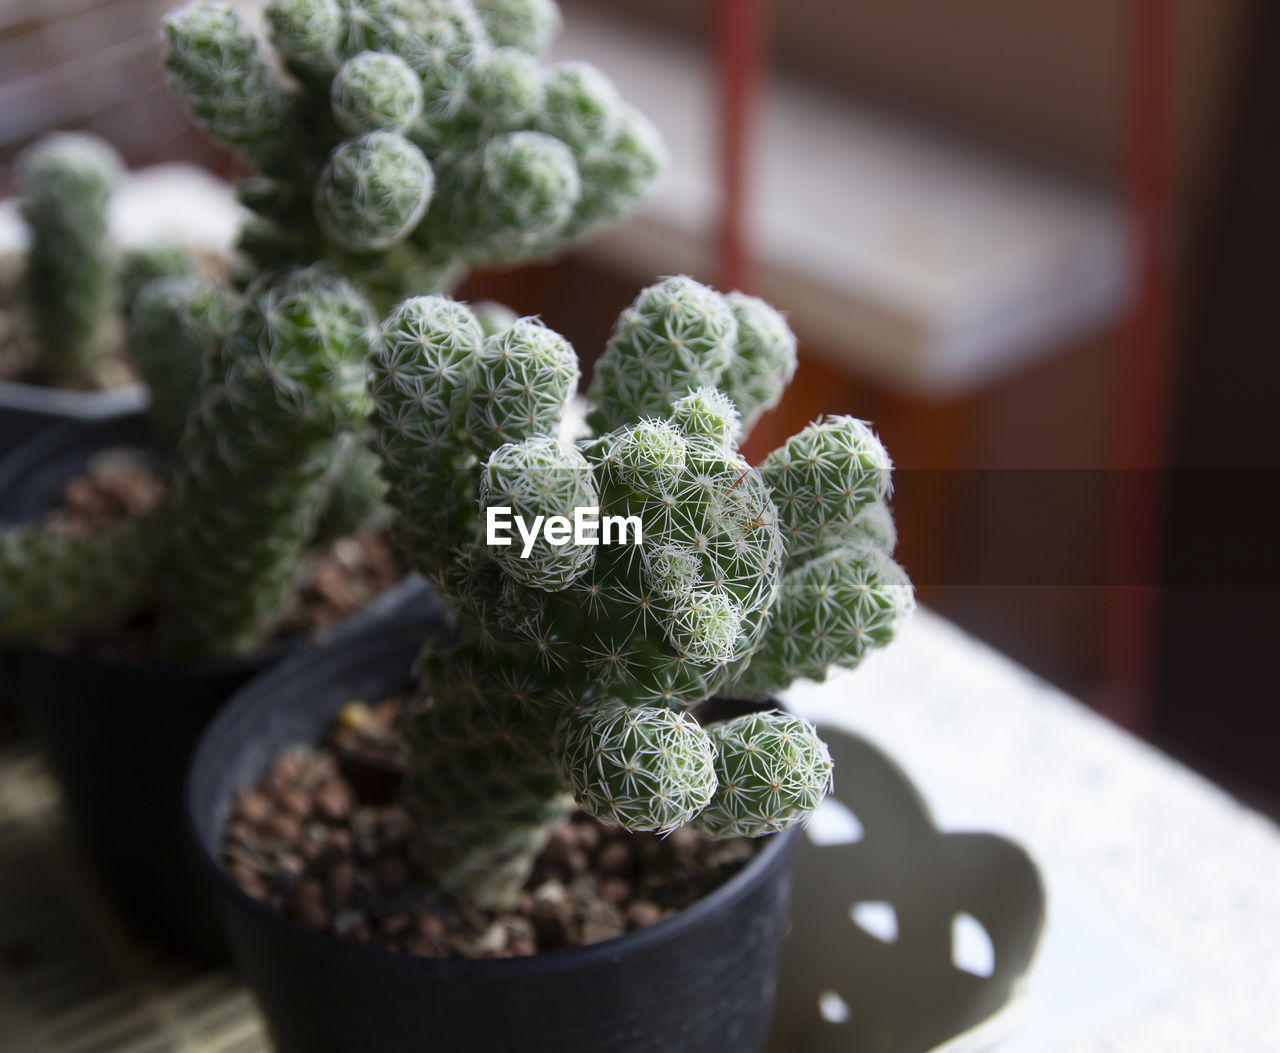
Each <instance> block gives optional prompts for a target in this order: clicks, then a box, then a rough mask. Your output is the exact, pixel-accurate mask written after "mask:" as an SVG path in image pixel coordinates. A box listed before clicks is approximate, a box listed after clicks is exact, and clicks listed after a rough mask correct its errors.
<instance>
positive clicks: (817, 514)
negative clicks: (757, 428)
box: [761, 417, 893, 562]
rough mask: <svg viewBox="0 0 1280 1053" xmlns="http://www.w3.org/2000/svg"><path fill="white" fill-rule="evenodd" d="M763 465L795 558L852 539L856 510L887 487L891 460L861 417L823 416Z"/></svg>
mask: <svg viewBox="0 0 1280 1053" xmlns="http://www.w3.org/2000/svg"><path fill="white" fill-rule="evenodd" d="M761 471H762V472H763V474H764V478H765V481H766V482H767V483H768V484H769V485H770V486H771V487H772V488H773V499H774V501H775V502H776V503H777V505H778V511H779V512H780V513H781V515H782V522H783V528H784V530H785V531H786V534H787V553H788V557H789V558H790V560H792V561H793V562H794V561H797V560H801V559H804V558H806V557H808V556H810V555H812V554H814V553H818V552H823V551H826V550H828V549H831V548H835V547H836V546H839V545H842V544H844V543H845V542H847V541H850V540H853V539H855V538H856V537H857V536H858V531H857V529H855V527H854V524H855V522H856V521H857V518H858V515H859V514H860V513H861V512H862V510H863V509H864V508H866V507H867V506H868V505H869V504H871V503H872V502H874V501H878V500H880V499H882V498H883V497H885V496H886V495H887V494H888V493H889V489H890V481H891V473H892V471H893V464H892V462H891V461H890V460H889V455H888V453H886V452H885V448H884V446H882V445H881V443H880V440H879V439H877V438H876V436H875V433H874V432H872V430H871V428H870V427H869V426H868V425H867V424H866V423H865V422H864V421H860V420H857V419H856V418H854V417H826V418H824V419H823V420H821V421H818V422H816V423H814V424H810V425H809V426H808V427H807V428H805V429H804V431H802V432H800V433H799V434H797V435H793V436H792V437H791V438H790V439H788V440H787V441H786V443H784V444H783V445H782V446H781V447H779V448H778V449H776V450H774V451H773V452H772V453H771V454H769V456H768V457H767V458H765V462H764V464H763V465H762V466H761Z"/></svg>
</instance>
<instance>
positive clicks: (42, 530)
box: [0, 268, 387, 952]
mask: <svg viewBox="0 0 1280 1053" xmlns="http://www.w3.org/2000/svg"><path fill="white" fill-rule="evenodd" d="M133 319H134V325H133V331H132V337H133V339H132V344H133V347H134V349H135V352H136V353H137V355H138V359H139V362H140V365H141V371H142V372H143V373H144V374H145V375H147V376H148V377H150V378H152V379H153V380H154V381H155V387H154V389H153V390H154V397H153V399H152V402H151V408H152V414H153V417H154V430H155V431H156V432H157V433H159V434H160V435H162V436H167V437H172V436H173V435H174V434H175V432H176V431H177V427H176V426H177V423H178V422H179V421H182V422H183V423H182V426H181V430H180V431H181V436H180V438H179V439H178V440H177V444H176V447H175V448H174V449H173V451H172V454H171V457H170V464H169V467H168V471H167V473H166V476H167V477H166V483H167V486H166V491H165V493H164V494H163V495H162V497H161V498H160V499H159V500H158V501H156V502H154V503H153V504H152V505H151V506H150V507H148V508H146V509H145V510H140V511H139V512H138V514H135V515H125V516H121V517H119V518H116V519H113V520H111V521H109V522H105V523H101V524H79V523H71V524H68V523H67V522H66V521H65V519H62V520H57V519H55V520H54V521H52V522H49V523H46V522H41V521H34V520H33V521H31V522H27V523H19V524H17V525H14V526H10V527H7V528H3V529H0V640H3V641H4V642H5V643H6V644H8V645H9V646H10V647H11V648H12V650H11V653H10V656H9V657H10V661H9V665H10V668H11V671H12V672H13V673H14V675H15V679H16V681H17V684H18V690H19V693H20V695H21V697H22V700H23V701H24V703H25V707H26V709H27V714H28V719H29V721H30V722H31V724H32V726H33V729H34V731H35V732H36V737H37V739H38V740H39V741H40V743H41V745H42V746H43V748H44V750H45V752H46V754H47V756H48V757H49V759H50V761H51V762H52V764H53V766H54V768H55V770H56V772H57V774H58V775H59V777H60V779H61V781H62V783H63V785H64V788H65V790H66V793H67V796H68V799H69V803H70V806H71V810H72V813H73V817H74V818H75V819H76V820H77V825H78V826H79V827H80V833H81V834H82V836H83V839H84V840H85V841H86V843H87V845H88V848H89V850H90V854H91V856H92V857H93V859H94V862H95V863H96V864H97V867H98V869H99V871H100V873H101V874H102V876H103V877H104V878H105V880H106V883H107V885H108V888H109V889H110V891H112V893H113V894H114V895H115V898H116V899H117V900H118V901H119V902H120V903H121V904H122V905H123V906H124V908H125V910H126V912H127V913H128V914H129V915H130V917H131V919H132V920H133V921H134V922H135V924H137V925H138V927H139V928H141V929H142V930H143V931H145V932H147V933H148V934H149V935H153V936H156V937H157V938H159V939H161V940H162V941H164V942H166V943H167V944H169V945H170V946H172V947H175V948H177V949H181V950H194V951H196V952H206V951H208V950H209V949H210V948H216V946H217V943H216V926H215V925H214V923H213V921H212V916H211V912H209V911H208V910H204V911H202V910H200V909H198V908H199V906H200V903H199V899H198V897H196V896H187V895H183V896H178V895H175V894H174V893H173V892H172V888H173V887H174V886H175V885H178V886H180V885H181V883H182V882H181V881H180V880H177V879H176V878H175V875H182V874H183V872H184V871H183V865H184V863H186V864H188V865H189V856H187V855H186V853H185V852H184V851H183V847H182V837H181V809H180V806H179V798H180V787H181V778H182V772H183V770H184V768H185V763H186V759H187V756H188V754H189V750H190V747H191V745H192V743H193V742H194V739H195V736H196V734H197V733H198V732H199V730H200V729H201V728H202V727H203V725H204V723H205V722H206V721H207V720H208V718H209V716H210V715H211V713H212V712H213V711H214V709H216V707H217V706H218V705H219V704H221V702H222V701H223V700H224V699H225V698H226V696H227V695H228V694H229V693H230V692H231V691H232V690H233V689H234V688H235V687H236V686H238V685H239V684H240V683H242V682H243V681H244V680H245V679H246V678H247V677H248V676H250V675H251V674H252V673H254V672H256V671H258V670H260V669H261V668H263V667H264V665H265V664H267V663H268V662H270V661H273V660H276V659H278V658H279V657H280V656H281V654H282V653H283V650H287V649H288V648H289V647H291V646H293V645H294V644H293V643H292V642H291V641H289V640H287V639H284V638H280V637H279V634H278V633H277V632H276V628H277V624H278V621H279V616H280V614H281V612H282V611H284V610H287V609H288V608H289V605H290V601H291V597H292V588H291V587H292V585H293V583H294V581H295V580H296V579H297V578H298V577H299V574H300V571H301V570H302V569H303V567H304V566H305V565H306V561H307V557H308V553H309V551H310V549H311V547H312V546H313V545H314V544H315V543H316V542H318V541H322V540H324V539H323V538H322V536H321V533H320V532H321V531H323V530H325V529H332V528H334V526H335V525H337V527H338V528H339V529H342V528H343V527H345V526H349V525H351V524H352V523H353V522H357V521H359V520H360V519H361V518H362V517H363V516H364V515H366V514H370V513H372V512H373V511H374V509H375V508H376V507H378V504H377V503H379V502H380V500H381V493H380V489H375V488H373V487H371V486H368V485H365V486H363V487H362V486H355V485H352V479H351V477H352V476H353V475H358V474H359V472H360V471H361V470H367V468H368V465H369V462H368V460H367V458H365V459H361V458H355V457H353V456H352V455H351V452H350V449H349V447H347V446H345V445H344V438H343V434H344V432H345V431H348V430H349V429H350V428H351V427H353V426H354V425H356V424H357V423H358V422H359V419H360V416H361V414H362V412H363V406H364V397H365V396H364V356H365V353H366V351H367V349H368V347H369V344H370V341H371V340H372V338H373V335H374V333H375V332H376V327H375V318H374V315H373V312H372V309H371V307H370V306H369V305H368V303H367V302H366V301H365V300H364V299H363V297H361V296H360V294H359V293H358V292H357V291H356V290H355V289H354V288H353V287H352V286H351V285H350V284H349V283H347V282H346V281H345V280H343V279H341V278H338V277H337V276H335V275H332V274H330V273H328V272H327V271H325V270H323V269H321V268H310V269H306V270H302V271H297V272H293V273H291V274H289V275H287V276H285V277H283V278H280V279H277V280H274V281H272V280H270V279H264V280H263V281H262V282H261V283H259V284H257V285H254V286H252V287H250V289H249V290H248V292H247V293H246V295H245V296H244V297H243V299H241V298H239V297H236V296H235V294H233V293H232V292H230V291H229V290H227V289H225V288H223V287H221V286H218V285H216V284H214V283H209V282H205V281H202V280H200V279H194V278H168V279H161V280H159V281H154V282H152V283H150V284H149V285H148V286H147V287H146V288H145V289H144V290H143V291H142V292H140V293H139V294H138V300H137V303H136V304H135V305H134V311H133ZM129 423H130V428H131V431H132V437H133V438H138V437H139V434H138V433H139V428H138V427H137V425H136V424H133V423H131V422H129ZM119 429H120V424H119V423H117V424H115V425H112V426H111V430H110V435H113V436H114V435H116V434H117V433H118V432H119ZM95 438H96V434H95V432H94V431H93V430H92V429H91V430H90V433H89V434H88V435H87V436H86V435H85V434H83V433H82V431H80V430H72V431H71V432H70V433H69V434H67V433H63V432H59V431H54V432H50V433H48V434H47V436H44V437H42V438H41V439H38V440H36V441H35V443H34V444H33V452H36V453H38V452H41V450H43V451H44V452H46V453H50V452H51V453H52V454H55V455H57V456H56V457H55V459H54V461H55V463H54V465H53V468H52V471H51V470H50V469H49V467H48V466H47V465H42V464H41V463H39V462H36V461H34V460H32V459H30V458H25V459H24V458H19V459H18V462H19V463H17V464H14V463H13V462H12V461H11V462H10V465H11V468H10V473H11V474H10V478H9V479H8V480H7V482H8V483H9V484H10V486H9V489H10V496H11V498H13V499H19V498H20V499H21V500H26V501H35V502H36V503H37V505H39V504H40V503H43V502H47V501H48V500H49V499H51V498H52V497H53V496H54V494H55V493H56V491H57V490H58V488H59V486H60V484H61V482H62V479H63V478H64V477H65V476H66V475H67V474H70V472H72V471H74V470H75V469H76V468H77V467H78V466H79V464H81V463H82V462H83V459H84V455H85V453H86V452H87V450H86V447H92V445H93V444H94V441H95ZM249 480H252V485H250V484H249ZM30 510H32V511H39V510H40V509H39V508H38V507H37V508H34V509H30ZM381 602H384V603H385V602H387V601H386V600H383V601H381ZM273 639H277V640H278V642H275V643H273ZM58 641H61V643H58ZM140 858H145V859H147V860H148V861H149V862H148V864H147V866H145V867H139V866H138V860H139V859H140Z"/></svg>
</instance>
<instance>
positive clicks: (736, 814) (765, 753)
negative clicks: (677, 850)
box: [692, 711, 832, 837]
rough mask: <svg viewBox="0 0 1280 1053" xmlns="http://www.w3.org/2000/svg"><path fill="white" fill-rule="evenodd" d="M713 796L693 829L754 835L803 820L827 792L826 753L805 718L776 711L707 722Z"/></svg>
mask: <svg viewBox="0 0 1280 1053" xmlns="http://www.w3.org/2000/svg"><path fill="white" fill-rule="evenodd" d="M707 734H708V736H709V737H710V739H711V744H712V746H713V747H714V749H715V758H716V759H715V771H716V792H715V796H714V797H712V799H711V803H710V804H709V805H707V807H706V808H705V809H704V810H703V812H702V814H700V815H699V816H698V817H697V818H696V819H695V820H694V821H693V824H692V825H693V827H694V828H695V829H698V830H704V831H706V832H707V833H709V834H713V835H715V836H716V837H760V836H762V835H764V834H773V833H777V832H779V831H781V830H785V829H786V828H787V827H789V826H793V825H794V824H796V823H798V822H804V821H805V820H806V819H808V818H809V816H810V815H811V814H813V810H814V809H815V808H817V807H818V805H819V804H821V803H822V799H823V798H824V797H826V795H827V794H828V793H829V792H830V790H831V770H832V765H831V755H830V754H829V753H828V752H827V747H826V745H825V744H824V743H823V741H822V740H821V739H820V738H818V732H817V729H816V728H814V726H813V725H812V724H810V723H809V722H808V721H807V720H801V719H800V718H799V717H795V716H791V715H790V714H788V713H779V712H776V711H773V712H768V713H748V714H746V715H744V716H741V717H737V718H735V719H734V720H728V721H724V722H722V723H718V724H712V725H710V726H709V727H708V728H707Z"/></svg>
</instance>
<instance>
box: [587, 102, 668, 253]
mask: <svg viewBox="0 0 1280 1053" xmlns="http://www.w3.org/2000/svg"><path fill="white" fill-rule="evenodd" d="M576 160H577V162H578V175H579V178H580V179H581V181H582V196H581V197H580V198H579V201H578V208H577V211H576V212H575V213H574V216H573V219H572V220H571V221H570V223H569V226H568V227H567V228H566V230H565V233H566V235H567V236H568V237H570V238H574V239H576V238H579V237H581V236H583V234H584V233H587V232H590V231H591V230H592V229H593V228H594V227H596V226H597V225H599V224H601V223H606V222H611V221H614V220H619V219H622V218H623V217H624V216H626V215H627V214H628V213H629V212H630V211H632V209H634V207H635V203H636V202H637V201H640V200H642V199H643V198H644V196H645V195H646V194H647V193H648V192H649V191H650V189H651V188H652V187H653V186H654V184H655V183H657V181H658V178H659V176H660V175H661V174H662V172H663V170H664V169H665V168H666V167H667V151H666V147H665V146H664V145H663V143H662V139H661V137H660V136H659V135H658V132H657V129H656V128H654V126H653V125H652V123H650V121H649V119H648V118H646V117H645V116H644V115H643V114H641V113H640V112H638V111H637V110H634V109H632V108H631V107H624V108H623V111H622V113H621V115H620V116H619V118H618V126H617V128H616V129H615V130H614V133H613V137H612V139H610V140H609V141H608V142H607V143H605V144H603V145H600V146H598V147H596V148H594V149H591V150H588V151H586V152H585V153H582V154H580V155H579V156H578V157H576Z"/></svg>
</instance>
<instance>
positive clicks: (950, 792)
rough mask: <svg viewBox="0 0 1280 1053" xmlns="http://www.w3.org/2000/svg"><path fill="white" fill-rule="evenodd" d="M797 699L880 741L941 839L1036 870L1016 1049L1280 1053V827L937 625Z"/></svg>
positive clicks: (919, 620)
mask: <svg viewBox="0 0 1280 1053" xmlns="http://www.w3.org/2000/svg"><path fill="white" fill-rule="evenodd" d="M788 701H789V702H790V704H791V705H793V706H794V707H795V708H796V709H797V710H798V711H799V712H801V713H803V714H804V715H805V716H808V717H810V718H811V719H815V720H824V721H829V722H831V723H834V724H838V725H840V726H843V727H846V728H848V729H850V730H852V731H856V732H858V733H860V734H862V735H865V736H866V737H868V738H870V739H871V740H873V741H874V742H876V743H877V744H878V745H880V746H881V747H883V748H884V749H885V750H886V751H887V752H888V753H890V754H891V755H892V756H893V757H894V758H895V759H896V760H897V761H898V762H899V763H900V764H901V765H902V766H903V767H904V768H905V769H906V771H907V774H908V775H909V776H910V777H911V779H912V780H913V781H914V782H915V784H916V785H917V787H918V788H919V789H920V790H921V792H922V793H923V794H924V796H925V797H926V799H927V800H928V802H929V805H930V807H931V808H932V809H933V812H934V816H935V818H936V820H937V822H938V825H939V827H940V828H942V829H943V830H990V831H993V832H996V833H1000V834H1003V835H1005V836H1008V837H1010V838H1013V839H1014V840H1016V841H1018V842H1020V843H1021V844H1022V845H1023V846H1024V847H1026V848H1027V849H1028V851H1030V852H1031V854H1032V855H1033V856H1034V857H1035V859H1036V861H1037V862H1038V864H1039V865H1040V867H1041V870H1042V871H1043V874H1044V879H1045V884H1046V887H1047V891H1048V921H1047V925H1046V928H1045V934H1044V939H1043V941H1042V943H1041V946H1040V950H1039V952H1038V954H1037V957H1036V960H1035V962H1034V964H1033V966H1032V969H1031V972H1030V974H1029V976H1028V979H1027V985H1026V988H1027V989H1026V997H1025V999H1023V1001H1022V1004H1021V1007H1020V1018H1019V1019H1016V1020H1015V1026H1014V1030H1013V1032H1012V1034H1011V1036H1010V1037H1009V1039H1008V1040H1007V1041H1005V1042H1003V1043H1002V1044H1001V1045H1000V1049H1001V1050H1002V1051H1006V1050H1007V1051H1010V1053H1015V1051H1016V1053H1023V1051H1027V1050H1036V1051H1053V1053H1058V1051H1064V1053H1065V1051H1085V1050H1088V1051H1091V1053H1094V1051H1102V1050H1108V1051H1111V1050H1116V1051H1119V1050H1123V1051H1126V1053H1128V1051H1135V1050H1161V1051H1165V1053H1168V1051H1177V1050H1195V1051H1197V1053H1203V1051H1210V1050H1230V1051H1233V1053H1244V1051H1252V1050H1280V831H1278V830H1277V828H1276V826H1275V824H1273V823H1272V822H1271V821H1270V820H1269V819H1267V818H1265V817H1264V816H1262V815H1259V814H1258V813H1256V812H1254V811H1252V810H1250V809H1248V808H1246V807H1244V806H1243V805H1241V804H1240V803H1239V802H1237V801H1236V800H1235V799H1234V798H1232V797H1230V796H1229V795H1228V794H1226V793H1225V792H1223V791H1222V790H1220V789H1219V788H1217V787H1216V786H1214V785H1213V784H1212V783H1210V782H1208V781H1206V780H1205V779H1203V778H1201V777H1200V776H1198V775H1196V774H1195V773H1193V772H1191V771H1189V770H1188V769H1187V768H1185V767H1183V766H1182V765H1180V764H1179V763H1177V762H1176V761H1174V760H1172V759H1170V758H1169V757H1167V756H1165V755H1164V754H1162V753H1160V752H1159V751H1157V750H1155V749H1152V748H1151V747H1149V746H1147V745H1146V744H1144V743H1142V742H1140V741H1138V740H1137V739H1135V738H1133V737H1132V736H1130V735H1128V734H1127V733H1125V732H1123V731H1120V730H1119V729H1117V728H1115V727H1114V726H1112V725H1111V724H1109V723H1107V722H1106V721H1104V720H1103V719H1101V718H1100V717H1098V716H1097V715H1095V714H1094V713H1093V712H1092V711H1090V710H1088V709H1087V708H1085V707H1084V706H1083V705H1081V704H1080V703H1078V702H1076V701H1075V700H1074V699H1071V698H1069V697H1068V696H1067V695H1065V694H1063V693H1062V692H1061V691H1059V690H1058V689H1056V688H1055V687H1053V686H1052V685H1050V684H1047V683H1045V682H1044V681H1042V680H1040V679H1038V678H1036V677H1035V676H1033V675H1032V674H1030V673H1028V672H1027V671H1026V670H1024V669H1022V668H1020V667H1018V666H1017V665H1015V664H1014V663H1013V662H1011V661H1009V660H1008V659H1007V658H1005V657H1004V656H1002V655H1000V654H998V653H996V652H995V651H993V650H991V649H990V648H988V647H986V646H985V645H983V644H982V643H980V642H978V641H976V640H974V639H973V638H971V637H969V636H967V635H966V634H964V633H963V632H962V631H961V630H959V629H958V628H956V627H955V626H953V625H951V624H950V623H949V622H947V621H945V620H943V619H942V618H940V617H938V616H937V615H934V614H931V613H930V612H928V611H921V612H919V613H918V614H917V615H916V616H915V618H914V619H913V620H912V622H911V623H910V624H909V625H908V626H907V628H906V629H905V630H904V631H903V633H902V635H901V637H900V638H899V639H898V640H897V641H895V643H894V644H893V646H891V647H890V648H888V649H887V650H885V651H883V652H879V653H876V654H873V655H872V656H871V657H869V658H868V659H867V661H865V662H864V663H863V665H862V667H861V668H860V669H858V670H857V671H854V672H849V673H840V674H837V675H836V676H833V677H832V678H831V680H830V681H828V683H827V684H825V685H822V686H818V685H812V684H801V685H799V686H797V687H796V688H794V689H793V690H792V691H791V692H790V693H789V695H788ZM838 777H839V776H838V773H837V778H838Z"/></svg>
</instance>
